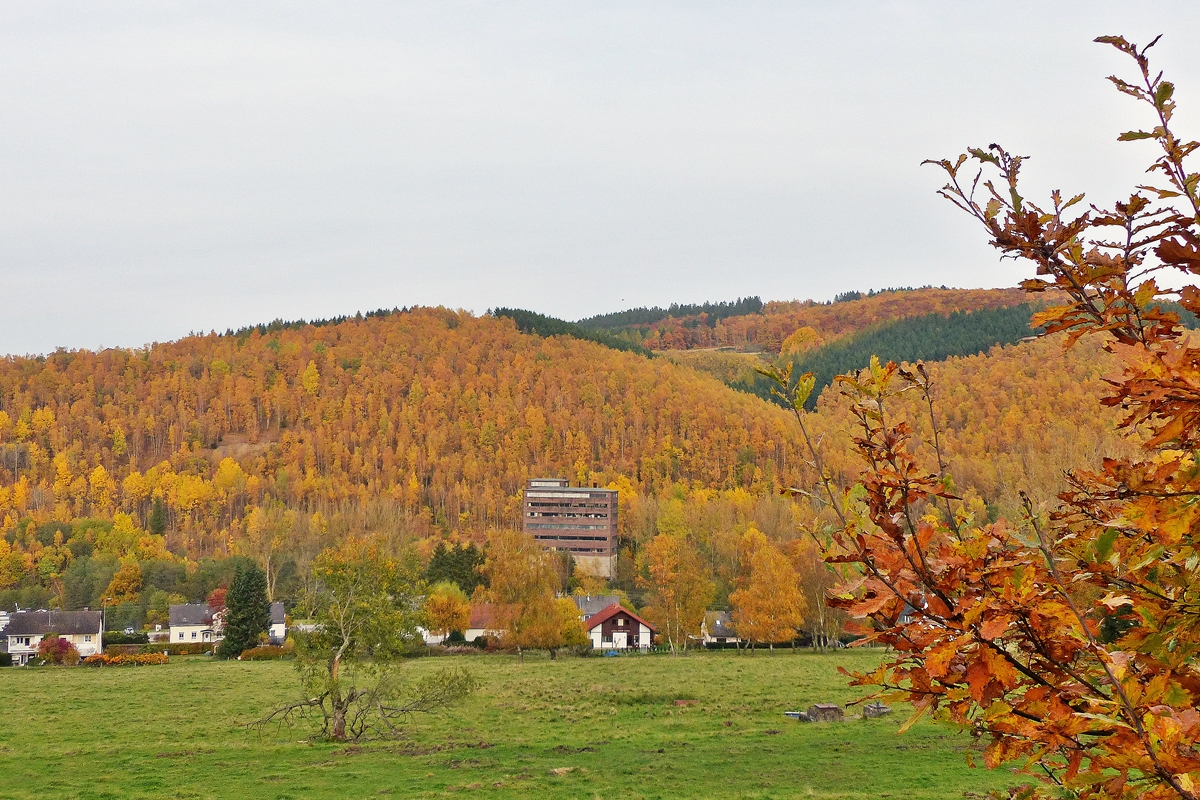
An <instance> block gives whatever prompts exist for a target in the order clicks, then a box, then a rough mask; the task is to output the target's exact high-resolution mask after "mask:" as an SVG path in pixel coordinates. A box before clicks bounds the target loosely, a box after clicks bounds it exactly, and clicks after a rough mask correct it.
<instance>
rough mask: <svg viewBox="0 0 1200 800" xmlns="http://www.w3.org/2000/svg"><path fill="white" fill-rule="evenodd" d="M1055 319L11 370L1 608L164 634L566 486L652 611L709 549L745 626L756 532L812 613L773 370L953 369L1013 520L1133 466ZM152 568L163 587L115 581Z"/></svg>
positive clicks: (381, 316) (132, 355) (301, 348)
mask: <svg viewBox="0 0 1200 800" xmlns="http://www.w3.org/2000/svg"><path fill="white" fill-rule="evenodd" d="M1030 309H1031V306H1030V305H1028V299H1027V297H1025V296H1024V294H1023V293H1021V292H1019V291H1017V290H970V291H968V290H951V289H936V288H924V289H915V290H896V291H889V292H880V293H869V294H860V293H848V294H847V295H845V296H843V297H840V298H839V299H838V301H837V302H834V303H815V302H804V303H800V302H792V303H779V302H767V303H761V302H760V301H758V300H757V298H753V299H752V300H750V301H737V302H736V303H728V304H709V305H707V306H696V307H673V308H672V309H667V310H664V309H643V310H640V312H639V315H640V316H639V315H628V314H627V315H625V316H624V317H621V318H618V319H616V320H615V324H612V325H610V326H609V328H608V329H607V335H610V336H615V337H625V341H629V342H635V343H636V344H637V345H639V347H638V348H637V351H641V352H637V351H633V350H630V349H627V348H621V349H615V348H612V347H608V346H605V345H603V344H601V343H599V342H598V341H594V340H589V339H595V337H594V336H593V335H591V334H593V333H594V332H595V331H597V330H605V329H604V328H603V326H602V324H601V323H603V322H605V320H603V319H600V320H590V321H584V323H583V324H581V325H571V324H569V323H560V324H561V326H563V327H560V328H557V329H555V330H562V331H564V332H563V333H552V334H548V335H541V334H539V333H536V332H532V331H531V332H523V330H522V327H525V328H527V329H528V327H529V324H528V323H527V321H526V322H523V320H522V318H520V317H515V318H514V316H512V315H511V313H509V315H505V313H496V314H488V315H483V316H472V315H470V314H467V313H464V312H460V311H452V310H449V309H445V308H414V309H406V310H394V311H389V312H376V313H373V314H370V315H366V316H363V315H359V316H356V317H351V318H343V319H339V320H331V321H326V322H322V323H312V324H301V323H273V324H269V325H259V326H256V327H251V328H246V329H243V330H240V331H228V332H226V333H225V334H215V333H214V334H210V335H207V336H192V337H188V338H186V339H183V340H180V341H177V342H171V343H166V344H155V345H152V346H149V347H146V348H141V349H132V350H127V349H110V350H105V351H102V352H88V351H70V352H68V351H58V352H55V353H51V354H49V355H46V356H38V357H25V358H20V357H8V358H6V359H4V361H3V362H2V363H0V519H2V520H3V531H4V535H3V539H2V540H0V602H2V603H3V605H4V606H5V607H8V608H13V607H22V608H29V607H47V606H58V607H64V608H79V607H84V606H89V607H94V606H98V605H100V604H102V603H103V602H105V601H106V600H107V601H109V602H111V603H112V604H113V610H112V612H111V616H112V620H113V622H112V624H113V625H120V624H124V623H126V622H128V623H129V624H139V625H140V624H145V623H148V622H153V621H155V620H157V619H159V618H161V617H162V616H163V614H165V609H166V606H167V605H168V604H169V603H170V602H176V601H178V600H179V599H180V598H181V597H182V598H184V599H187V600H201V599H203V598H204V597H205V596H206V595H207V594H208V593H210V592H211V591H212V590H214V589H216V588H218V587H219V586H221V585H225V584H227V583H228V581H229V579H230V575H231V574H232V571H233V569H234V566H235V564H236V561H237V559H238V558H250V559H253V560H255V561H257V562H258V563H259V564H260V565H261V566H262V567H263V568H264V570H265V571H266V573H267V575H268V580H269V588H270V590H271V593H272V596H274V597H277V598H280V599H285V600H288V601H292V600H294V599H296V598H297V597H299V595H300V594H301V592H302V591H303V587H304V581H305V577H306V571H307V567H308V564H309V563H310V562H311V560H312V559H313V558H314V557H315V556H316V555H317V554H318V553H319V552H320V551H321V550H322V549H324V548H326V547H327V546H330V545H332V544H337V543H338V542H340V541H342V540H344V539H345V538H346V537H347V536H351V535H356V534H372V535H379V536H382V537H384V538H385V539H386V540H387V541H388V542H389V546H391V547H393V548H395V550H396V552H398V553H405V554H407V556H408V557H410V558H412V559H414V560H416V561H420V562H421V563H425V562H427V561H428V560H429V558H430V556H431V554H432V553H433V552H434V551H435V549H437V548H438V546H439V544H440V545H442V547H443V548H444V547H445V546H447V545H449V546H450V547H452V548H453V547H454V546H455V545H456V544H462V545H466V544H467V543H474V544H476V545H477V546H478V547H480V548H485V549H486V547H487V543H488V541H489V536H490V535H492V532H494V531H497V530H502V529H511V528H514V527H515V526H517V525H518V523H519V516H518V510H519V502H520V491H521V488H522V486H523V485H524V481H525V480H526V479H527V478H530V477H538V476H562V477H567V478H569V479H570V480H571V481H572V482H573V483H575V484H578V485H583V484H598V485H603V486H609V487H613V488H616V489H618V490H619V491H620V502H621V515H620V533H621V555H620V557H619V560H618V569H617V575H616V577H615V579H614V581H613V585H612V586H611V587H610V589H615V590H617V591H621V592H624V593H625V594H626V595H627V596H629V597H631V598H632V599H633V601H634V602H638V601H640V600H641V599H642V594H643V590H642V587H643V586H644V584H645V581H644V576H645V575H646V569H647V567H646V564H645V560H644V557H643V556H644V553H643V551H644V547H645V546H646V544H647V543H648V542H650V540H652V539H653V538H654V537H655V536H656V534H657V533H659V532H662V531H664V530H669V531H677V532H684V533H686V535H687V536H688V537H690V539H691V540H692V541H694V543H695V546H696V548H697V550H698V552H699V553H700V554H702V557H703V561H704V563H705V564H707V567H706V569H707V570H708V571H709V572H710V574H711V578H712V580H713V582H714V586H715V590H714V597H713V601H712V605H713V606H714V607H717V608H721V607H725V608H728V607H729V603H730V600H729V597H730V594H731V593H732V592H734V591H735V590H736V587H737V581H738V577H739V575H740V574H741V573H742V571H743V569H744V564H743V561H744V560H745V558H746V553H745V552H744V550H745V542H744V536H745V534H746V533H747V531H749V530H751V529H754V530H757V531H759V532H761V533H762V534H763V535H765V536H766V537H767V538H768V539H769V540H771V541H773V542H774V543H775V544H776V545H777V546H778V547H779V548H781V550H782V551H783V552H788V553H790V554H791V556H792V558H793V559H794V560H795V561H796V563H797V565H798V568H799V569H800V570H801V572H802V573H803V572H805V570H807V572H808V573H809V574H810V576H811V580H809V581H807V582H806V587H807V591H808V594H809V597H808V605H809V607H812V606H814V605H818V604H821V603H822V602H823V601H822V592H823V590H824V589H825V588H827V586H828V584H829V581H828V580H827V576H825V575H823V568H822V567H821V566H820V565H819V563H818V562H819V556H818V551H817V548H815V547H813V546H811V542H808V541H807V540H806V539H805V537H804V534H803V530H804V529H805V525H806V521H811V520H812V519H813V518H814V515H815V514H816V513H817V512H816V510H815V509H813V508H811V507H810V505H809V503H808V501H807V500H806V499H805V496H804V495H803V494H800V495H795V496H794V497H793V498H791V499H789V498H784V497H781V496H780V494H779V490H780V489H781V488H784V487H800V488H804V487H811V486H812V485H813V482H814V480H815V473H814V472H813V469H812V466H811V464H810V463H809V459H808V458H807V457H806V455H805V451H804V449H803V448H802V446H801V442H800V440H799V438H798V433H797V431H796V430H795V428H794V425H793V424H792V420H791V418H790V417H789V415H788V413H787V411H786V410H785V409H783V408H781V407H780V406H779V405H778V404H776V403H773V402H770V399H771V398H770V394H769V392H763V391H762V390H761V386H756V385H755V380H756V378H755V376H756V375H757V373H755V371H754V367H755V366H756V365H764V364H771V363H782V362H783V361H786V360H788V359H792V360H795V361H796V362H797V363H799V364H802V365H803V363H805V361H806V360H807V362H809V363H811V362H812V361H813V360H814V359H817V358H823V357H824V358H829V356H830V354H831V353H832V354H833V357H834V359H833V360H834V361H835V362H837V364H838V367H839V369H838V371H845V370H850V369H855V368H859V367H861V366H865V358H869V355H868V356H865V357H864V356H862V353H865V352H866V350H864V349H863V347H864V346H865V347H867V348H870V349H871V350H872V352H875V351H878V350H880V349H881V347H882V348H883V349H884V350H886V346H887V345H881V344H880V343H881V342H906V343H907V344H905V347H906V348H907V349H906V350H905V351H904V352H903V353H897V354H895V355H894V356H893V355H891V354H889V353H888V352H879V355H881V356H882V357H884V358H888V357H895V358H897V359H906V360H915V358H920V357H923V358H925V360H927V361H929V362H930V367H931V369H932V370H933V373H934V375H935V385H936V392H937V398H938V406H939V409H938V410H939V413H940V416H941V418H942V421H943V423H944V425H945V427H946V429H947V430H946V436H947V437H948V443H947V446H948V452H949V454H950V459H951V472H952V473H953V475H954V477H955V480H956V481H957V482H958V484H959V486H960V487H961V489H962V490H963V491H964V492H965V493H966V494H965V496H966V497H968V500H969V502H970V503H971V504H972V505H973V507H975V508H977V509H978V511H979V513H980V514H986V515H991V516H992V517H995V516H996V515H997V514H999V513H1003V512H1005V511H1010V510H1012V509H1013V508H1014V504H1015V503H1016V502H1017V500H1016V491H1017V490H1018V489H1020V488H1026V489H1028V490H1031V491H1035V492H1037V493H1040V494H1041V495H1042V496H1045V497H1047V498H1048V497H1050V496H1052V494H1053V493H1054V491H1056V489H1057V487H1059V486H1060V485H1061V473H1062V470H1063V468H1064V467H1065V466H1066V465H1069V464H1078V463H1094V462H1095V461H1096V460H1097V459H1098V458H1099V454H1100V453H1102V452H1111V451H1112V450H1113V449H1114V448H1119V447H1121V443H1120V441H1119V440H1117V439H1116V438H1115V437H1114V436H1113V435H1112V420H1111V418H1110V415H1109V414H1108V413H1107V412H1105V411H1102V410H1101V408H1100V406H1099V403H1098V398H1099V396H1100V394H1101V389H1102V379H1103V376H1104V375H1105V373H1106V370H1108V369H1109V367H1110V365H1109V362H1108V356H1107V355H1106V354H1105V353H1104V352H1102V351H1101V350H1100V349H1099V348H1098V347H1095V346H1087V345H1086V344H1085V345H1083V346H1080V347H1077V348H1075V349H1072V350H1069V351H1064V350H1063V349H1062V348H1061V346H1060V345H1059V343H1057V342H1055V341H1053V340H1052V339H1051V340H1038V341H1021V339H1023V338H1025V337H1026V336H1027V335H1028V334H1027V332H1028V331H1029V314H1030V313H1031V312H1030ZM714 310H715V311H717V312H720V311H722V310H724V311H726V312H729V313H724V314H721V313H714ZM747 311H748V312H749V313H741V312H747ZM733 312H739V313H733ZM656 315H661V316H659V318H657V319H654V317H655V316H656ZM998 315H1005V316H1004V318H1003V324H1000V325H997V323H996V320H997V319H1000V317H999V316H998ZM534 316H536V315H534ZM631 317H632V319H633V322H630V321H629V320H630V319H631ZM542 319H548V318H542ZM1014 319H1015V320H1016V323H1015V326H1016V327H1014V322H1012V320H1014ZM937 320H941V322H940V323H939V322H937ZM931 321H932V322H931ZM951 322H953V324H952V325H951ZM541 324H542V325H543V326H544V325H545V324H546V323H544V322H543V323H541ZM947 325H949V326H950V327H947ZM585 326H586V327H585ZM898 326H900V327H898ZM901 327H903V329H904V330H908V331H909V332H910V333H909V334H907V335H906V336H899V335H897V333H896V331H898V330H900V329H901ZM1014 330H1015V333H1014V332H1013V331H1014ZM578 331H584V333H581V334H580V335H572V334H573V333H575V332H578ZM947 331H950V332H951V334H952V335H951V334H948V333H947ZM544 332H545V331H544ZM922 337H924V338H922ZM926 340H928V341H926ZM856 341H857V342H859V343H860V344H859V345H858V349H857V350H854V349H853V347H851V348H850V349H849V350H848V349H847V345H850V346H854V345H855V342H856ZM864 342H865V345H864V344H862V343H864ZM935 345H936V347H935V349H936V352H933V350H928V347H934V346H935ZM643 348H644V350H643ZM923 348H924V349H923ZM927 350H928V352H927ZM651 351H652V352H651ZM846 352H850V354H851V355H850V358H851V360H850V361H847V360H846V356H845V353H846ZM643 353H646V354H643ZM838 353H842V355H838ZM855 353H857V354H858V356H857V357H858V358H859V359H860V360H864V363H863V364H857V363H854V362H853V359H854V358H855V357H856V356H855V355H854V354H855ZM838 359H840V361H839V360H838ZM808 368H811V367H808ZM826 383H828V381H826ZM764 398H765V399H764ZM817 408H818V412H817V413H816V414H814V415H813V424H814V425H815V426H816V428H817V429H818V430H819V436H820V437H821V438H822V439H823V440H824V441H825V442H826V446H825V449H826V450H827V451H828V453H829V461H830V465H831V467H832V468H833V469H834V470H836V472H837V475H838V476H839V477H838V480H839V481H840V482H842V483H843V484H844V485H850V484H851V483H853V481H854V478H855V476H856V472H857V469H858V467H857V466H856V461H855V459H854V458H853V457H852V456H851V446H850V440H849V437H850V424H849V423H850V418H849V416H848V410H847V409H848V406H847V403H846V402H845V399H844V398H842V397H841V396H840V394H839V392H838V391H837V390H836V388H826V389H825V391H823V392H821V393H820V400H819V402H817ZM914 419H917V420H919V419H920V417H919V415H917V414H915V413H914ZM918 424H919V422H918ZM131 564H137V565H138V566H137V568H136V570H134V569H132V568H128V569H127V570H126V571H127V572H137V573H140V575H135V576H133V577H132V578H131V579H130V581H129V583H130V585H129V586H126V587H124V589H123V590H122V589H121V587H120V586H117V587H116V588H114V586H113V577H114V575H116V574H117V573H118V571H119V570H120V569H121V568H122V565H131ZM127 577H128V576H127ZM639 578H642V580H640V581H639ZM117 583H118V584H120V583H121V582H120V581H117ZM564 588H569V587H564ZM118 590H121V591H123V592H124V593H123V594H122V593H121V591H118ZM106 592H107V597H106Z"/></svg>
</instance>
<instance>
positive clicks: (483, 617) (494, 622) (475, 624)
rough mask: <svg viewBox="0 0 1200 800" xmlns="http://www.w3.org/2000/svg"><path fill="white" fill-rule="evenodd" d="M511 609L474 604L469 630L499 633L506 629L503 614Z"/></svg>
mask: <svg viewBox="0 0 1200 800" xmlns="http://www.w3.org/2000/svg"><path fill="white" fill-rule="evenodd" d="M510 608H512V607H511V606H506V605H501V604H497V603H474V604H472V605H471V622H470V623H469V624H468V625H467V629H468V630H470V629H472V628H474V629H478V630H485V631H489V630H490V631H498V630H500V629H501V628H503V627H504V623H503V617H504V614H503V612H504V611H506V610H508V609H510Z"/></svg>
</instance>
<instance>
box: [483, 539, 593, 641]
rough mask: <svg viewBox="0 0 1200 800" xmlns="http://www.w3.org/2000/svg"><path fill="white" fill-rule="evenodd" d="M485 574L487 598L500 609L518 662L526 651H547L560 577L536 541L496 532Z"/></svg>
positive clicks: (488, 552) (489, 551)
mask: <svg viewBox="0 0 1200 800" xmlns="http://www.w3.org/2000/svg"><path fill="white" fill-rule="evenodd" d="M483 573H484V575H485V576H487V579H488V589H487V592H486V593H485V594H484V597H485V598H486V599H487V600H488V602H491V603H494V604H495V606H496V618H497V621H498V622H499V623H500V624H501V625H503V627H504V641H505V643H506V644H507V645H508V646H510V647H514V648H516V651H517V657H518V658H522V657H523V651H524V650H526V649H529V648H534V649H537V648H541V647H546V644H545V642H546V641H547V636H546V635H545V628H546V624H547V623H546V619H547V617H548V615H549V614H550V610H549V609H550V606H551V605H553V603H554V587H555V586H557V585H558V575H557V573H556V572H555V571H554V565H553V564H552V563H551V560H550V558H549V557H548V556H547V554H546V553H544V552H543V551H542V549H541V548H540V547H539V546H538V545H537V542H535V541H534V540H533V537H532V536H529V535H528V534H526V533H522V532H521V531H516V530H499V531H492V533H491V534H490V536H489V541H488V547H487V560H486V561H485V562H484V564H483ZM571 605H572V607H574V603H572V604H571ZM559 646H561V645H559Z"/></svg>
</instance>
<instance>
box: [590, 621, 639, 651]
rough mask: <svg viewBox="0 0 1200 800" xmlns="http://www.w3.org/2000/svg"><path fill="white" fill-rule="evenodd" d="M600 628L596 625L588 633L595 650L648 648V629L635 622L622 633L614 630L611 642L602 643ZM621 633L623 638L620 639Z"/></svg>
mask: <svg viewBox="0 0 1200 800" xmlns="http://www.w3.org/2000/svg"><path fill="white" fill-rule="evenodd" d="M601 627H602V626H600V625H597V626H596V627H594V628H592V629H591V630H590V631H588V637H589V638H590V639H591V640H592V647H593V648H595V649H596V650H626V649H631V648H638V647H640V648H649V647H650V641H651V633H650V629H649V628H648V627H646V626H645V625H643V624H642V623H640V622H635V623H634V624H633V625H631V626H630V627H629V629H628V630H627V631H622V630H620V629H619V628H618V629H616V630H614V631H613V640H612V641H604V639H603V638H602V637H603V633H602V632H601ZM621 633H624V634H625V636H624V637H621V636H620V634H621ZM622 639H623V642H622Z"/></svg>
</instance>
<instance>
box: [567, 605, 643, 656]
mask: <svg viewBox="0 0 1200 800" xmlns="http://www.w3.org/2000/svg"><path fill="white" fill-rule="evenodd" d="M583 628H584V630H585V631H586V632H587V635H588V638H590V639H591V640H592V647H594V648H596V649H597V650H626V649H631V648H638V649H641V650H646V649H648V648H649V647H650V646H651V645H652V644H654V633H655V630H656V629H655V627H654V626H653V625H651V624H650V623H649V622H647V621H646V620H644V619H642V618H641V617H639V616H638V615H637V614H635V613H633V612H632V611H630V610H629V609H627V608H622V607H621V606H620V605H619V604H617V603H613V604H612V605H610V606H608V607H607V608H605V609H604V610H603V611H600V612H598V613H596V614H593V615H592V616H591V617H589V618H588V620H587V621H586V622H584V623H583Z"/></svg>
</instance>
